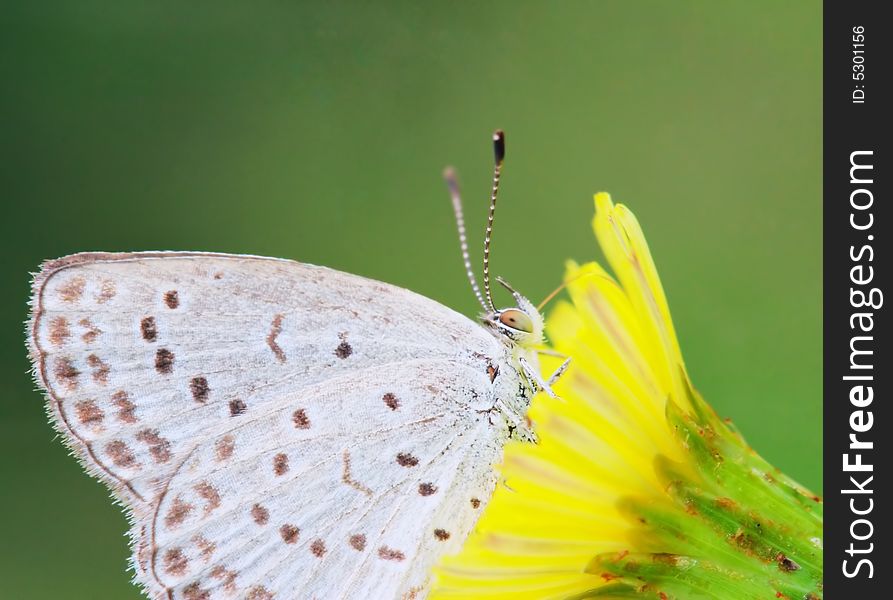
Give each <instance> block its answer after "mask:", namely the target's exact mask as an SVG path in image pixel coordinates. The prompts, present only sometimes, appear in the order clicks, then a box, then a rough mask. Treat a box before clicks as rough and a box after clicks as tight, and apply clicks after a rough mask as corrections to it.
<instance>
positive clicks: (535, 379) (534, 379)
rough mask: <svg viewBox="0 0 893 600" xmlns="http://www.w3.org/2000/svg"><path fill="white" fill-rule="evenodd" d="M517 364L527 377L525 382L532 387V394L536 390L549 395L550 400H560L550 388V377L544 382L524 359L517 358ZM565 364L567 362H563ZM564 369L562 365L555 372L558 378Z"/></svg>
mask: <svg viewBox="0 0 893 600" xmlns="http://www.w3.org/2000/svg"><path fill="white" fill-rule="evenodd" d="M568 360H570V359H568ZM518 362H519V363H520V364H521V369H522V370H523V371H524V375H525V376H526V377H527V381H529V382H530V384H531V387H533V393H534V394H535V393H536V392H537V391H538V390H543V391H544V392H546V393H547V394H549V396H551V397H552V398H555V399H556V400H561V398H559V397H558V395H557V394H556V393H555V392H553V391H552V387H551V385H550V383H554V382H553V381H552V378H551V377H550V378H549V382H547V381H545V380H544V379H543V376H542V375H540V373H539V371H537V370H536V369H534V368H533V366H532V365H531V364H530V363H529V362H527V359H525V358H524V357H521V358H519V359H518ZM567 362H568V361H565V364H567ZM564 368H566V367H564V365H562V366H561V367H559V368H558V371H556V374H557V375H558V376H559V377H560V376H561V372H563V371H564ZM552 377H555V375H554V374H553V376H552Z"/></svg>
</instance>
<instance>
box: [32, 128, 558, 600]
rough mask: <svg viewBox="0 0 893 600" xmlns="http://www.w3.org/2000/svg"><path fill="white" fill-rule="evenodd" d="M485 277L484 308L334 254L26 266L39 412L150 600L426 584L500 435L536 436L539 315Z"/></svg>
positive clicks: (382, 593)
mask: <svg viewBox="0 0 893 600" xmlns="http://www.w3.org/2000/svg"><path fill="white" fill-rule="evenodd" d="M494 150H495V167H494V176H493V188H492V193H491V201H490V212H489V217H488V225H487V236H486V240H485V244H484V271H483V281H484V294H482V293H481V290H480V287H479V286H478V284H477V281H476V278H475V276H474V272H473V269H472V267H471V263H470V260H469V253H468V245H467V240H466V234H465V226H464V219H463V215H462V204H461V199H460V196H459V191H458V186H457V185H456V180H455V176H454V175H453V173H452V171H449V172H447V173H446V175H445V176H446V179H447V182H448V184H449V188H450V192H451V197H452V201H453V206H454V209H455V213H456V219H457V224H458V229H459V238H460V244H461V249H462V255H463V261H464V264H465V268H466V272H467V275H468V278H469V281H470V282H471V286H472V290H473V291H474V293H475V295H476V297H477V299H478V301H479V302H480V304H481V306H482V307H483V311H484V312H483V314H482V316H481V318H480V322H479V323H476V322H474V321H472V320H471V319H469V318H467V317H465V316H463V315H461V314H459V313H457V312H454V311H453V310H451V309H449V308H447V307H445V306H442V305H440V304H438V303H437V302H434V301H433V300H430V299H428V298H425V297H422V296H420V295H418V294H415V293H413V292H411V291H408V290H405V289H401V288H398V287H395V286H391V285H388V284H385V283H380V282H378V281H373V280H370V279H366V278H363V277H359V276H356V275H350V274H346V273H341V272H338V271H334V270H331V269H328V268H325V267H319V266H314V265H309V264H302V263H298V262H293V261H289V260H283V259H276V258H264V257H257V256H245V255H230V254H213V253H202V252H140V253H121V254H115V253H82V254H75V255H72V256H67V257H64V258H60V259H57V260H53V261H49V262H47V263H45V264H44V265H43V267H42V269H41V271H40V273H39V274H37V275H36V276H35V278H34V282H33V296H32V298H31V317H30V321H29V324H28V345H29V349H30V355H31V359H32V362H33V368H34V374H35V379H36V381H37V383H38V384H39V386H40V387H41V388H42V389H43V391H44V392H45V393H46V397H47V402H48V412H49V414H50V418H51V421H52V422H53V425H54V426H55V427H56V429H57V430H58V431H59V432H60V433H61V434H62V437H63V439H64V441H65V443H66V444H67V445H68V446H69V447H70V448H71V449H72V450H73V452H74V454H75V455H76V456H77V457H78V459H79V460H80V462H81V464H82V465H83V466H84V467H85V468H86V470H87V471H88V472H89V473H90V474H91V475H93V476H95V477H96V478H98V479H100V480H101V481H102V482H103V483H104V484H106V485H107V486H108V487H109V488H110V489H111V490H112V492H113V495H114V497H115V498H116V499H117V500H118V501H119V502H120V503H121V504H123V505H124V507H125V508H126V512H127V515H128V517H129V521H130V524H131V530H130V539H131V548H132V553H133V554H132V558H131V561H132V568H133V570H134V572H135V580H136V582H137V584H138V585H140V586H141V587H142V589H143V590H144V591H145V592H146V593H147V594H148V595H149V596H150V597H153V598H159V599H178V600H179V599H182V600H217V599H222V598H244V599H247V600H270V599H274V598H275V599H282V600H285V599H297V598H301V599H303V598H325V599H331V598H383V599H384V598H401V599H409V598H423V597H424V596H425V595H426V594H427V592H428V589H429V586H430V570H431V568H432V566H433V565H435V563H436V562H437V561H438V559H439V558H440V557H441V556H442V555H444V554H447V553H454V552H456V551H458V549H459V548H460V546H461V544H462V542H463V540H464V539H465V538H466V537H467V536H468V534H469V533H470V531H471V530H472V529H473V527H474V524H475V522H476V520H477V519H478V516H479V515H480V513H481V511H482V510H483V508H484V507H485V505H486V504H487V500H488V499H489V497H490V496H491V494H492V492H493V489H494V487H495V486H496V485H497V476H496V474H495V472H494V469H493V465H494V464H496V463H498V462H499V460H500V457H501V453H502V447H503V444H504V443H505V441H506V440H507V439H509V438H512V437H514V438H517V439H521V440H526V441H531V442H532V441H535V434H534V432H533V431H532V430H531V427H530V425H529V424H528V422H527V421H526V420H525V411H526V409H527V406H528V405H529V403H530V400H531V397H532V396H533V395H534V394H535V393H536V392H537V391H539V390H545V391H546V392H547V393H550V394H553V392H552V390H551V386H552V384H553V383H554V382H555V380H556V379H557V378H558V377H559V376H560V375H561V373H562V372H563V371H564V369H565V368H566V367H567V364H568V362H567V361H565V363H564V364H563V365H562V366H561V368H559V369H558V370H557V371H556V372H555V373H554V374H553V375H551V376H550V377H548V378H544V377H543V376H542V375H541V374H540V372H539V367H538V364H539V363H538V360H537V358H538V356H537V355H538V353H539V352H540V351H541V350H540V348H541V344H542V341H543V318H542V316H541V315H540V313H539V312H538V310H537V308H536V307H535V306H534V305H533V304H531V302H530V301H528V300H527V299H526V298H524V297H523V296H521V295H520V294H519V293H517V292H515V291H514V290H513V289H512V288H511V287H510V286H509V285H508V284H507V283H505V282H504V281H502V280H499V281H500V283H502V284H503V285H504V286H505V287H506V288H507V289H508V290H509V292H510V293H511V294H512V297H513V298H514V301H515V306H513V307H509V308H505V309H497V308H496V307H495V306H494V304H493V300H492V296H491V290H490V277H489V256H490V241H491V233H492V227H493V217H494V213H495V208H496V197H497V192H498V188H499V177H500V173H501V169H502V165H503V159H504V156H505V138H504V134H503V133H502V132H501V131H497V132H496V133H495V134H494Z"/></svg>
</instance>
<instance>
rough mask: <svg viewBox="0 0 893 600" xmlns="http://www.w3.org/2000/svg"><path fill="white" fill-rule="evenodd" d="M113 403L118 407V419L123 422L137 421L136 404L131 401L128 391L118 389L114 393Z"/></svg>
mask: <svg viewBox="0 0 893 600" xmlns="http://www.w3.org/2000/svg"><path fill="white" fill-rule="evenodd" d="M112 404H114V405H115V408H117V409H118V414H117V417H118V420H119V421H121V422H122V423H136V414H135V413H136V404H134V403H133V402H131V401H130V398H129V396H128V395H127V392H125V391H124V390H118V391H117V392H115V393H114V394H112Z"/></svg>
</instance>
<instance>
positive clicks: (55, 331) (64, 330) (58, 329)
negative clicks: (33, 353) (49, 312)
mask: <svg viewBox="0 0 893 600" xmlns="http://www.w3.org/2000/svg"><path fill="white" fill-rule="evenodd" d="M70 336H71V329H69V327H68V319H66V318H65V317H56V318H54V319H53V320H52V321H50V343H51V344H52V345H54V346H61V345H62V344H64V343H65V340H67V339H68V338H69V337H70Z"/></svg>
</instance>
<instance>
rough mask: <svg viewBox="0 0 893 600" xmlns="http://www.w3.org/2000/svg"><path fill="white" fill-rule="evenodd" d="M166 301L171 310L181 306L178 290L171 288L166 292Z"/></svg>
mask: <svg viewBox="0 0 893 600" xmlns="http://www.w3.org/2000/svg"><path fill="white" fill-rule="evenodd" d="M164 303H165V304H166V305H167V307H168V308H170V309H171V310H173V309H175V308H177V307H178V306H180V294H179V293H178V292H177V290H170V291H169V292H165V293H164Z"/></svg>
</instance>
